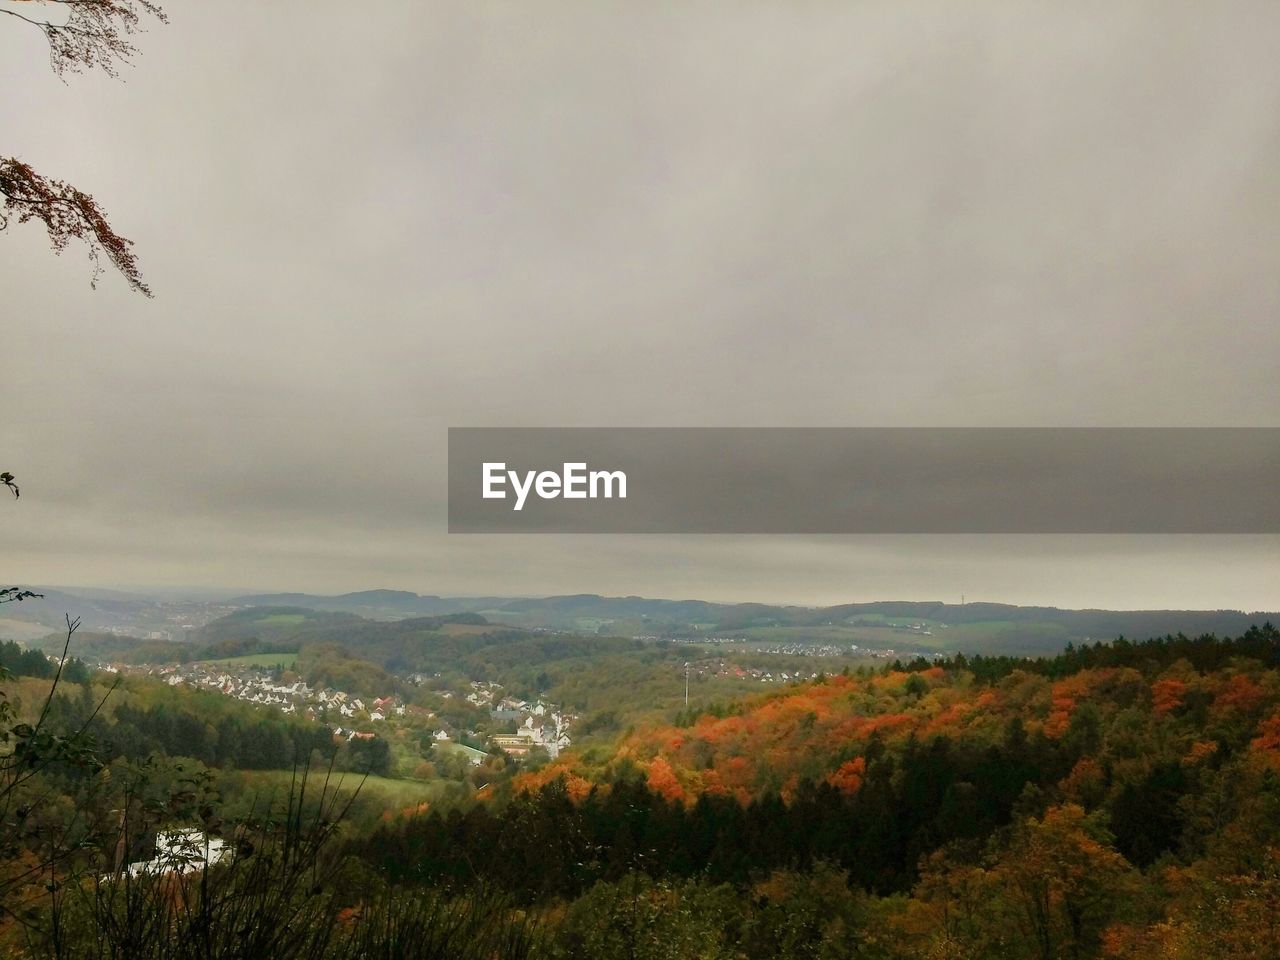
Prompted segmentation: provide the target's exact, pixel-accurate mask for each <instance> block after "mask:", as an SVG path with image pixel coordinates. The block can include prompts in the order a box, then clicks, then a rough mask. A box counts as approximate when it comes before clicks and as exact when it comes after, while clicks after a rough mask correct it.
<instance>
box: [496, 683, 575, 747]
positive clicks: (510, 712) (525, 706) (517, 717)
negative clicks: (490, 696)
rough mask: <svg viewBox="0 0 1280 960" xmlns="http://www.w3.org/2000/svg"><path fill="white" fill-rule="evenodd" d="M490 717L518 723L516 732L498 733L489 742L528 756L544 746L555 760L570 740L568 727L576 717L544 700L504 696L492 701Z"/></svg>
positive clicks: (501, 721) (499, 721) (498, 720)
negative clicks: (533, 700)
mask: <svg viewBox="0 0 1280 960" xmlns="http://www.w3.org/2000/svg"><path fill="white" fill-rule="evenodd" d="M489 716H490V717H491V718H492V719H493V720H494V721H496V722H498V723H503V724H506V723H511V722H514V723H515V724H516V730H515V733H495V734H494V735H493V736H491V737H490V738H489V742H490V743H491V744H492V745H493V746H495V747H499V748H501V749H502V750H504V751H505V752H507V753H509V754H511V755H512V756H513V757H523V756H527V755H528V754H529V753H530V752H531V751H532V750H533V749H534V748H536V747H541V748H542V749H543V750H545V751H547V754H548V755H549V756H550V757H551V758H552V759H553V760H554V759H555V758H556V757H558V756H559V755H560V751H561V750H564V749H566V748H567V747H568V746H569V744H570V743H571V740H570V737H569V728H570V726H571V725H572V723H573V721H574V720H575V719H576V718H575V717H573V716H572V715H570V714H566V713H561V712H560V709H559V708H558V707H557V706H556V705H555V704H551V703H547V702H546V701H545V700H537V701H535V702H533V703H530V702H528V701H527V700H517V699H515V698H513V697H504V698H502V699H501V700H498V701H497V702H496V703H493V705H492V707H491V708H490V710H489Z"/></svg>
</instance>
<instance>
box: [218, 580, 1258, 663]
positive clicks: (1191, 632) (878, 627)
mask: <svg viewBox="0 0 1280 960" xmlns="http://www.w3.org/2000/svg"><path fill="white" fill-rule="evenodd" d="M234 602H235V603H237V604H243V605H246V606H260V607H261V606H274V605H278V604H282V603H288V604H289V605H290V606H291V607H293V608H295V609H308V610H324V611H333V612H348V613H354V614H356V615H358V616H362V617H365V618H367V619H375V620H384V619H402V618H404V619H408V618H412V617H424V616H449V615H455V614H458V613H463V612H471V613H478V614H480V615H481V616H483V617H484V618H485V619H486V620H487V621H489V622H491V623H494V624H504V625H507V626H511V627H522V628H525V629H533V628H544V629H550V630H561V631H568V632H574V633H584V634H598V635H612V636H642V635H650V636H665V637H674V638H687V639H697V638H703V637H711V636H718V635H742V636H745V637H748V638H749V639H753V640H761V641H765V640H770V641H776V642H778V643H788V642H817V641H824V642H831V643H845V644H857V645H858V646H859V647H862V648H866V649H884V648H888V647H895V646H903V647H906V648H909V649H912V650H931V649H937V650H964V651H999V652H1007V653H1027V654H1032V653H1042V652H1054V651H1057V650H1060V649H1061V648H1062V647H1063V646H1065V645H1066V644H1067V643H1068V642H1075V643H1080V642H1084V641H1096V640H1109V639H1114V638H1115V637H1118V636H1125V637H1130V638H1133V639H1139V640H1144V639H1147V638H1149V637H1160V636H1165V635H1170V634H1173V635H1176V634H1178V633H1183V634H1186V635H1188V636H1199V635H1202V634H1210V633H1211V634H1216V635H1218V636H1234V635H1238V634H1240V633H1243V632H1244V631H1245V630H1247V629H1248V628H1249V627H1250V626H1254V625H1258V626H1261V625H1262V624H1263V623H1266V622H1272V623H1280V612H1267V611H1261V612H1245V611H1241V610H1064V609H1059V608H1057V607H1020V606H1015V605H1012V604H1003V603H968V604H954V603H950V604H949V603H942V602H940V601H876V602H869V603H849V604H840V605H838V606H831V607H794V606H780V605H772V604H763V603H744V604H721V603H711V602H708V601H704V600H662V599H652V598H647V597H636V596H630V597H604V596H599V595H597V594H572V595H566V596H555V597H540V598H527V597H523V598H513V597H438V596H419V595H417V594H413V593H406V592H402V591H394V590H369V591H363V592H360V593H347V594H341V595H339V596H336V597H325V596H313V595H308V594H266V595H260V596H246V597H239V598H237V599H236V600H235V601H234Z"/></svg>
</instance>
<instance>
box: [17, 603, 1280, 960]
mask: <svg viewBox="0 0 1280 960" xmlns="http://www.w3.org/2000/svg"><path fill="white" fill-rule="evenodd" d="M0 656H2V657H3V659H4V663H5V664H6V669H7V671H8V676H9V679H8V680H7V681H6V688H7V689H6V694H7V696H6V699H5V701H4V724H5V732H6V742H7V743H8V744H9V745H10V749H9V752H8V754H7V755H6V757H5V759H4V765H3V772H4V780H3V782H2V783H0V801H2V802H0V813H2V814H3V821H2V825H3V830H4V841H5V842H4V850H3V856H4V869H3V873H2V874H0V898H2V899H0V905H2V906H3V910H4V914H3V922H2V923H0V935H2V936H3V937H4V938H5V944H6V945H7V947H6V949H8V951H9V952H10V953H11V954H12V955H15V956H30V957H42V956H73V957H76V956H201V957H206V956H208V957H212V956H219V957H230V956H257V955H263V954H260V953H255V952H246V951H248V950H250V948H249V947H246V943H248V942H250V941H252V942H254V943H258V946H255V947H253V948H252V949H253V950H257V949H259V948H261V949H264V950H265V949H268V948H267V947H265V946H262V944H264V943H267V942H268V941H271V943H272V944H273V945H271V946H270V950H272V951H273V952H279V953H280V954H281V955H282V956H298V957H303V956H306V957H312V956H314V957H320V956H350V957H360V956H424V957H425V956H476V957H481V956H484V957H598V956H628V957H655V958H656V957H671V958H674V957H691V956H694V957H714V958H720V957H723V958H726V960H727V958H757V957H759V958H764V957H830V958H836V957H868V958H871V957H874V958H886V960H889V958H902V960H908V958H933V957H955V958H975V960H976V958H987V957H994V958H1009V960H1021V958H1029V960H1055V958H1088V957H1138V958H1144V957H1150V958H1156V957H1160V958H1165V957H1186V958H1191V957H1223V958H1232V957H1245V956H1249V957H1263V958H1265V957H1275V956H1277V955H1278V954H1277V951H1280V936H1278V934H1280V931H1278V930H1277V917H1278V916H1280V632H1277V630H1276V629H1275V628H1274V627H1272V626H1271V625H1269V624H1268V625H1265V626H1260V627H1256V628H1251V629H1250V630H1248V631H1246V632H1245V633H1243V634H1242V635H1240V636H1238V637H1235V638H1232V639H1219V638H1216V637H1212V636H1204V637H1199V638H1194V639H1193V638H1187V637H1183V636H1171V637H1165V638H1160V639H1153V640H1150V641H1145V642H1132V641H1128V640H1124V639H1117V640H1115V641H1112V642H1109V643H1095V644H1088V645H1082V646H1080V647H1072V648H1069V649H1067V650H1065V651H1064V652H1062V653H1061V654H1059V655H1057V656H1055V657H1052V658H1043V659H1036V660H1029V659H1020V658H1009V657H990V656H988V657H978V656H974V657H964V656H961V655H957V656H954V657H951V658H949V659H946V660H939V661H926V660H923V659H922V660H918V661H914V662H909V663H905V664H903V663H892V664H888V665H886V666H884V667H882V668H876V669H873V668H871V667H867V666H862V667H857V668H845V669H843V670H842V671H840V672H838V673H832V674H830V675H825V676H820V677H819V678H818V679H816V680H814V681H810V682H803V683H793V684H790V685H786V686H783V687H781V688H779V689H774V690H772V691H770V692H768V693H764V694H756V695H754V696H748V697H739V698H733V699H729V700H725V701H718V702H706V703H703V704H701V705H697V706H693V707H691V708H690V709H688V710H685V709H676V710H672V711H671V712H670V713H669V714H668V719H667V721H666V722H642V723H639V724H628V725H625V726H624V725H623V724H618V726H617V729H616V730H615V732H614V734H613V735H612V737H611V738H608V739H606V740H596V741H593V745H592V746H591V747H590V748H589V749H586V750H580V751H570V752H569V753H567V754H565V755H564V756H562V757H561V758H560V759H559V760H557V761H555V762H552V763H546V764H543V765H540V766H538V765H535V766H534V767H532V768H530V767H527V766H526V767H524V768H521V767H520V766H518V765H516V764H512V763H506V764H504V763H502V762H501V759H500V758H495V759H494V760H493V762H492V763H490V764H487V765H486V768H485V769H486V770H487V771H489V775H488V776H487V777H486V780H487V782H486V784H485V786H484V789H482V790H480V791H479V792H475V791H471V792H466V793H453V794H450V795H448V796H440V797H439V798H437V799H436V800H434V801H431V802H416V803H410V804H407V805H400V806H395V805H393V804H392V803H391V802H390V801H388V800H387V799H386V798H378V797H377V796H375V795H374V794H372V793H368V794H364V795H362V794H361V790H360V789H351V786H350V785H351V780H350V777H351V776H352V775H351V774H350V773H348V774H347V777H348V780H347V781H346V783H347V786H346V787H344V788H343V789H337V788H336V786H335V784H336V779H334V778H337V777H339V776H341V771H343V770H346V771H358V772H359V773H358V774H357V786H358V778H359V775H360V774H363V773H368V774H371V775H377V774H382V773H386V772H387V763H388V758H387V757H386V756H385V755H383V756H379V755H378V754H377V751H376V750H372V748H370V747H369V746H367V745H364V744H362V742H361V741H354V743H344V744H337V743H335V741H334V738H333V737H332V736H331V735H330V734H329V731H328V729H327V728H325V727H324V726H322V725H319V724H314V723H308V722H306V721H303V720H301V719H298V718H291V717H283V716H280V715H279V714H277V713H276V712H274V711H271V710H262V709H257V708H254V707H251V706H248V705H245V704H241V703H237V702H234V701H228V700H227V699H226V698H220V697H218V696H216V695H213V694H204V693H200V692H197V691H190V690H185V689H182V688H181V687H178V688H170V687H166V686H163V685H158V684H156V683H154V682H152V681H141V680H133V679H130V680H127V681H125V682H121V680H120V679H119V678H116V679H114V680H112V679H111V678H109V677H107V676H106V675H103V674H93V673H91V672H90V671H89V670H88V669H87V668H85V667H84V666H83V665H78V666H77V668H76V669H75V670H66V671H64V673H65V676H58V677H56V679H57V689H56V691H55V692H54V694H53V696H52V697H51V698H49V699H48V700H47V701H46V702H45V703H44V705H43V707H42V708H41V710H40V713H39V715H38V716H36V717H35V718H34V721H33V719H32V714H33V712H34V709H35V707H36V706H37V705H38V704H39V697H38V696H37V693H38V690H40V689H44V690H48V689H49V687H50V684H51V679H53V678H50V677H49V675H48V672H49V668H50V664H49V661H48V660H47V659H46V658H44V657H43V656H41V657H40V658H39V659H40V660H41V661H42V662H41V663H37V662H36V659H35V658H33V657H31V656H27V655H25V654H23V653H22V652H21V651H20V650H18V649H17V648H14V649H10V648H9V647H4V648H0ZM53 669H54V670H55V672H56V664H54V665H53ZM19 674H26V676H20V675H19ZM37 684H39V685H42V686H37ZM113 700H114V701H115V702H114V703H113V702H112V701H113ZM372 742H374V743H376V742H378V741H372ZM371 750H372V752H371ZM254 770H260V771H263V772H264V773H265V772H269V771H272V770H275V771H279V775H278V776H277V777H276V779H275V781H274V782H275V784H276V789H275V790H274V791H268V790H266V789H265V788H264V786H263V784H264V783H265V782H266V781H261V780H258V781H253V780H245V779H244V778H243V776H242V774H241V773H240V771H247V772H252V771H254ZM374 779H376V776H375V777H374ZM370 782H371V783H372V780H371V781H370ZM317 785H318V786H317ZM178 827H196V828H199V829H200V830H203V831H206V832H207V834H208V835H210V836H221V837H225V838H227V839H228V841H229V842H232V843H233V844H234V845H235V850H236V854H235V856H234V857H233V858H232V859H231V861H230V862H229V863H221V864H217V865H211V866H208V867H206V868H205V869H204V870H202V871H199V872H198V873H197V874H195V875H191V876H185V875H181V874H177V875H172V874H170V875H162V876H158V877H136V878H131V877H128V876H127V875H126V876H124V877H120V876H118V875H117V873H116V872H115V871H118V869H119V864H120V863H121V862H122V861H123V860H125V859H130V858H132V857H134V856H139V855H142V854H144V853H145V851H146V850H147V849H149V847H148V845H149V844H154V839H153V838H154V836H155V833H156V831H157V830H161V829H172V828H178ZM264 883H265V884H266V886H265V887H264V886H262V885H263V884H264ZM267 891H270V892H269V893H268V892H267ZM233 916H234V917H235V920H234V921H233V920H232V917H233ZM144 918H145V922H144ZM237 924H238V926H237ZM282 925H283V926H282ZM283 928H287V929H289V930H291V931H293V933H292V934H291V935H290V937H289V938H288V943H287V944H286V943H283V942H281V943H276V942H275V941H274V940H272V939H271V938H272V937H273V936H277V935H278V929H283ZM272 929H276V933H272V932H271V931H272ZM90 931H94V932H93V933H92V935H91V934H90ZM102 931H105V933H104V932H102ZM197 934H198V936H197ZM254 938H262V939H261V942H260V943H259V941H257V940H254ZM464 941H465V945H463V944H464ZM415 950H416V951H418V952H414V951H415ZM468 951H470V952H468Z"/></svg>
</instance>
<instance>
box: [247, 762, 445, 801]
mask: <svg viewBox="0 0 1280 960" xmlns="http://www.w3.org/2000/svg"><path fill="white" fill-rule="evenodd" d="M240 775H241V776H243V777H245V778H246V780H247V781H248V782H249V783H251V784H261V785H262V787H264V788H265V789H268V790H279V791H287V790H288V789H289V784H290V783H291V782H292V779H293V773H292V772H291V771H289V770H253V771H241V772H240ZM323 784H324V774H323V773H322V772H318V771H312V773H311V776H310V777H309V778H308V780H307V790H308V791H312V790H315V791H319V790H320V788H321V786H322V785H323ZM448 786H449V782H448V781H446V780H401V779H398V778H391V777H376V776H369V777H365V776H363V775H362V774H358V773H335V774H334V775H333V778H332V779H331V780H330V781H329V788H330V789H334V788H337V789H340V790H354V789H355V788H356V787H359V788H360V795H361V796H362V797H364V796H367V797H377V798H380V799H381V800H383V801H384V802H385V803H386V804H387V806H389V807H399V806H408V805H409V804H414V803H422V802H423V801H428V802H430V801H434V800H438V799H439V798H440V797H441V795H442V794H443V793H444V791H445V790H446V789H447V788H448Z"/></svg>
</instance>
